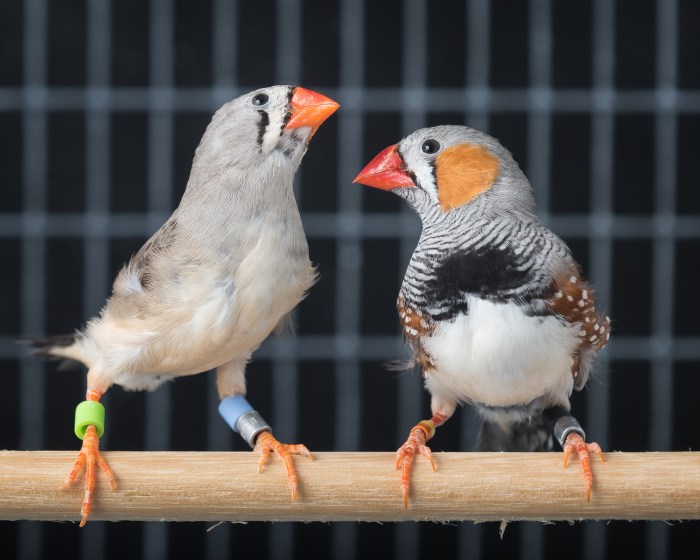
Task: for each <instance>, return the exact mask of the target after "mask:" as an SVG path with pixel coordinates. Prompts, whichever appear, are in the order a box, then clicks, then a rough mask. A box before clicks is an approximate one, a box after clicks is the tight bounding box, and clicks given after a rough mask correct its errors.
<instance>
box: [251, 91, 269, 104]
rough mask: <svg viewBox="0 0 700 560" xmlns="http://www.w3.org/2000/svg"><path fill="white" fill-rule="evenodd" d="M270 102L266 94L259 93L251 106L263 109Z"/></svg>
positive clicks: (252, 100)
mask: <svg viewBox="0 0 700 560" xmlns="http://www.w3.org/2000/svg"><path fill="white" fill-rule="evenodd" d="M269 100H270V98H269V96H268V95H267V94H266V93H258V94H257V95H256V96H255V97H253V99H251V100H250V104H251V105H252V106H253V107H262V106H263V105H265V103H267V102H268V101H269Z"/></svg>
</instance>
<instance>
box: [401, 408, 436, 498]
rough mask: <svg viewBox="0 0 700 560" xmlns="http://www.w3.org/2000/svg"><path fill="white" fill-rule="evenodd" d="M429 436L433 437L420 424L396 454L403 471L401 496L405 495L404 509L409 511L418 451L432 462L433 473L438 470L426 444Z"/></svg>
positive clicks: (413, 429)
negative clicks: (411, 486) (412, 471)
mask: <svg viewBox="0 0 700 560" xmlns="http://www.w3.org/2000/svg"><path fill="white" fill-rule="evenodd" d="M433 431H434V429H433ZM429 435H430V436H432V435H433V434H429V433H428V432H427V428H426V427H424V426H423V423H422V422H421V423H420V424H418V425H416V426H414V427H413V428H411V433H410V434H409V435H408V439H407V440H406V443H404V444H403V445H402V446H401V447H399V449H398V450H397V452H396V468H397V469H399V468H400V469H401V494H402V495H403V507H404V509H408V492H409V489H410V485H411V467H412V466H413V459H414V458H415V456H416V451H418V453H420V454H421V455H423V456H425V457H426V458H427V459H428V461H430V466H431V468H432V469H433V471H434V470H435V469H436V466H435V459H434V458H433V452H432V451H430V447H428V446H427V445H426V444H425V442H426V440H427V439H428V436H429Z"/></svg>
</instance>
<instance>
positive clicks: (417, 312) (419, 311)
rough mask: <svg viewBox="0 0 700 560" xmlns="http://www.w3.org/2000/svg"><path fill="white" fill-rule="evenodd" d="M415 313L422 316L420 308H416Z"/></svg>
mask: <svg viewBox="0 0 700 560" xmlns="http://www.w3.org/2000/svg"><path fill="white" fill-rule="evenodd" d="M416 315H418V316H419V317H422V316H423V312H422V311H421V310H420V309H418V310H417V311H416Z"/></svg>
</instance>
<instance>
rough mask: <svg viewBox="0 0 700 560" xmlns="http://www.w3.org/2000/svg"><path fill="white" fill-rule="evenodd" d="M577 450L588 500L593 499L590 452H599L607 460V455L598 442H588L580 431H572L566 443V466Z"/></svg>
mask: <svg viewBox="0 0 700 560" xmlns="http://www.w3.org/2000/svg"><path fill="white" fill-rule="evenodd" d="M574 451H576V454H577V455H578V459H579V461H581V467H583V480H584V482H585V483H586V500H588V501H589V502H590V501H591V488H592V486H593V471H591V459H590V456H589V455H588V454H589V453H597V454H598V455H600V458H601V459H602V461H603V462H605V455H603V451H602V450H601V449H600V445H598V444H597V443H586V442H585V441H584V439H583V438H582V437H581V434H579V433H578V432H571V433H570V434H569V435H568V436H567V437H566V443H564V468H566V466H567V465H568V464H569V458H570V457H571V454H572V453H573V452H574Z"/></svg>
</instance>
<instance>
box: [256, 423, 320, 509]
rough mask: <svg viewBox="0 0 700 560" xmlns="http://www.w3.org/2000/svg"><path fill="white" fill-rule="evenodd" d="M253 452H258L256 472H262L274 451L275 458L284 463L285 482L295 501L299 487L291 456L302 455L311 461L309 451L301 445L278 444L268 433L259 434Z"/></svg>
mask: <svg viewBox="0 0 700 560" xmlns="http://www.w3.org/2000/svg"><path fill="white" fill-rule="evenodd" d="M255 451H259V452H260V462H259V463H258V472H259V473H260V472H262V470H263V467H264V466H265V464H266V463H267V460H268V458H269V456H270V451H274V452H275V453H276V454H277V456H278V457H279V458H280V459H282V462H283V463H284V468H285V469H286V471H287V481H288V482H289V488H290V490H291V491H292V501H293V502H296V501H297V488H298V485H299V479H298V478H297V471H296V469H295V468H294V462H293V461H292V455H302V456H304V457H309V458H310V459H313V455H311V451H309V450H308V449H307V448H306V446H305V445H301V444H287V443H280V442H279V441H277V440H276V439H275V438H274V436H273V435H272V434H271V433H270V432H261V433H260V435H259V436H258V439H257V440H256V442H255Z"/></svg>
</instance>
